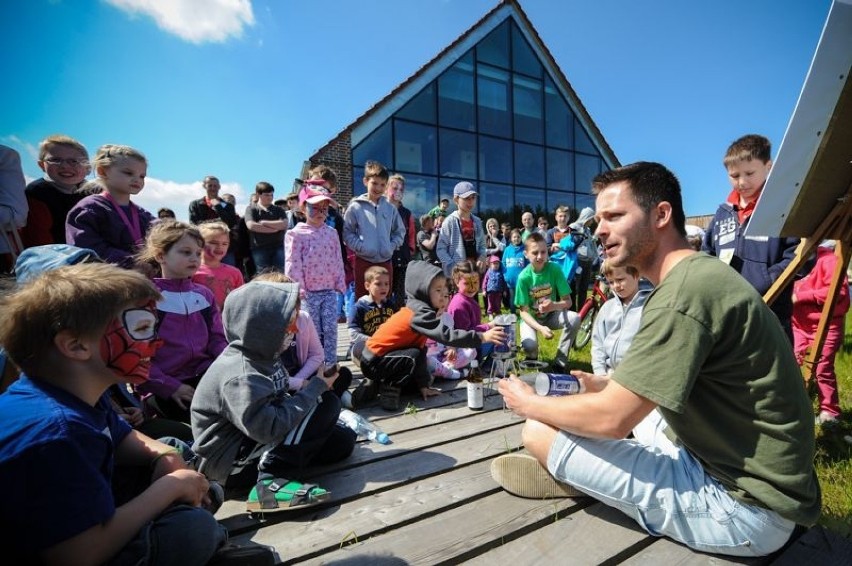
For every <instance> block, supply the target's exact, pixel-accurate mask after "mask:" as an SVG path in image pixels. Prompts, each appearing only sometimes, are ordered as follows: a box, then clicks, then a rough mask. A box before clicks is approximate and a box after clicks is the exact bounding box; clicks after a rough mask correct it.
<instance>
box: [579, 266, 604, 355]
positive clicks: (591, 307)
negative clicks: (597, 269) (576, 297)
mask: <svg viewBox="0 0 852 566" xmlns="http://www.w3.org/2000/svg"><path fill="white" fill-rule="evenodd" d="M608 299H609V284H608V283H607V282H606V277H604V276H603V275H596V276H595V284H594V285H593V286H592V294H591V295H590V296H589V298H587V299H586V302H584V303H583V306H582V307H581V308H580V312H579V313H578V314H579V315H580V327H579V328H578V329H577V336H576V338H574V345H573V347H574V349H575V350H582V349H583V348H584V347H585V346H586V344H588V343H589V340H591V339H592V328H594V325H595V317H596V316H597V314H598V311H599V310H601V307H602V306H603V304H604V303H605V302H606V301H607V300H608Z"/></svg>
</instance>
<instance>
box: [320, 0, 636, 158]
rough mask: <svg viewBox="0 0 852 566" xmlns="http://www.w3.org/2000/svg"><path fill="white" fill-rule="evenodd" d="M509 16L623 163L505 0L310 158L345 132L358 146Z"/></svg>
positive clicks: (604, 149)
mask: <svg viewBox="0 0 852 566" xmlns="http://www.w3.org/2000/svg"><path fill="white" fill-rule="evenodd" d="M508 18H513V19H514V20H515V23H516V24H517V25H518V28H519V29H520V30H521V32H522V33H523V34H524V36H525V37H526V39H527V41H528V42H529V43H530V45H531V46H532V48H533V50H534V51H535V52H536V54H537V55H538V57H539V59H540V61H541V63H542V65H543V66H544V68H545V70H546V71H547V73H548V74H549V75H550V77H551V79H552V80H553V82H554V84H555V85H556V87H557V88H558V89H559V90H560V92H561V94H562V95H563V96H564V97H565V99H566V100H567V101H568V104H569V106H570V107H571V109H572V110H573V111H574V113H575V115H576V116H577V118H578V120H580V122H582V123H583V125H584V126H585V127H586V129H587V131H588V133H589V137H590V139H591V140H592V143H594V144H595V145H596V146H597V147H598V149H599V150H600V152H601V156H602V157H603V158H604V160H605V161H606V162H607V165H608V166H609V167H611V168H614V167H618V166H619V165H620V163H619V161H618V158H617V157H616V155H615V152H614V151H613V150H612V148H611V147H610V145H609V143H607V141H606V139H605V138H604V136H603V133H601V131H600V130H599V129H598V127H597V126H596V125H595V122H594V120H592V117H591V116H590V115H589V113H588V111H587V110H586V108H585V106H583V103H582V102H581V101H580V98H579V97H578V96H577V93H576V92H575V91H574V89H573V88H572V87H571V84H570V83H569V82H568V79H567V78H566V77H565V74H564V73H563V72H562V69H560V67H559V65H558V64H557V63H556V60H555V59H554V58H553V55H552V54H551V53H550V50H549V49H548V48H547V46H546V45H545V44H544V42H543V41H542V40H541V37H540V36H539V35H538V32H537V31H536V30H535V28H534V27H533V25H532V23H531V22H530V20H529V18H527V15H526V14H525V13H524V11H523V10H522V9H521V6H520V4H519V3H518V1H517V0H501V2H500V3H499V4H497V6H495V7H494V8H493V9H492V10H491V11H490V12H488V13H487V14H485V16H483V17H482V19H480V20H479V21H478V22H476V23H475V24H474V25H473V26H471V27H470V28H469V29H468V30H467V31H465V32H464V33H463V34H461V35H460V36H459V37H458V38H457V39H456V40H455V41H454V42H452V43H451V44H450V45H448V46H447V47H445V48H444V49H443V50H442V51H441V52H440V53H438V55H436V56H435V57H434V58H433V59H432V60H431V61H429V62H428V63H426V64H425V65H423V66H422V67H420V69H418V70H417V72H416V73H414V74H413V75H411V76H410V77H409V78H408V79H406V80H405V81H403V82H402V83H400V84H399V85H398V86H397V87H396V88H394V89H393V90H392V91H391V92H390V93H389V94H388V95H387V96H385V97H384V98H382V99H381V100H380V101H378V102H377V103H376V104H374V105H373V106H372V107H370V108H369V109H368V110H367V111H366V112H364V113H363V114H362V115H361V116H359V117H358V118H357V119H355V121H354V122H352V123H351V124H349V125H348V126H346V127H345V128H343V130H341V131H340V132H339V133H338V134H337V135H336V136H334V137H333V138H332V139H331V140H329V141H328V142H327V143H326V144H325V145H324V146H322V147H321V148H319V149H318V150H317V151H316V152H314V154H313V155H312V156H311V157H310V160H311V161H313V160H315V159H318V158H319V156H320V155H321V154H322V153H323V152H324V151H325V150H326V149H327V148H329V146H331V145H333V144H334V143H335V142H337V141H338V140H340V138H341V137H343V136H345V135H350V136H351V137H352V138H353V139H352V146H355V145H357V143H358V142H360V141H361V139H363V138H365V137H366V136H367V135H369V133H371V132H372V131H374V130H375V128H377V127H378V126H379V125H381V124H382V123H383V122H384V121H385V120H386V119H387V118H388V117H389V116H390V115H391V114H393V113H394V112H395V111H397V110H399V109H400V108H402V107H403V106H404V105H405V103H407V102H408V101H409V100H411V99H412V98H413V97H414V96H416V95H417V94H418V93H419V92H420V91H421V90H422V89H423V88H424V87H425V86H426V85H427V84H428V83H429V82H431V81H432V80H434V79H435V78H436V77H437V76H438V75H439V74H441V73H442V72H443V71H445V70H446V69H448V68H449V67H450V66H452V65H453V64H454V63H455V62H456V61H457V60H458V59H459V58H460V57H461V56H462V55H464V54H465V53H467V52H468V50H469V49H470V48H472V47H473V46H474V45H476V44H477V43H478V42H479V40H481V39H482V38H484V37H485V36H486V35H488V33H490V32H491V31H492V30H493V29H494V28H496V27H497V26H498V25H500V24H502V23H503V22H504V21H506V20H507V19H508Z"/></svg>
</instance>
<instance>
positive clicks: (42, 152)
mask: <svg viewBox="0 0 852 566" xmlns="http://www.w3.org/2000/svg"><path fill="white" fill-rule="evenodd" d="M57 145H61V146H64V147H69V148H71V149H73V150H75V151H79V152H80V153H82V154H83V155H84V156H85V157H86V160H87V161H88V159H89V152H88V151H86V147H85V146H84V145H83V144H81V143H80V142H78V141H77V140H75V139H74V138H72V137H70V136H66V135H65V134H53V135H52V136H47V137H46V138H44V139H43V140H41V143H39V144H38V160H39V161H44V158H45V156H47V153H48V152H49V151H50V150H51V149H52V148H53V147H54V146H57Z"/></svg>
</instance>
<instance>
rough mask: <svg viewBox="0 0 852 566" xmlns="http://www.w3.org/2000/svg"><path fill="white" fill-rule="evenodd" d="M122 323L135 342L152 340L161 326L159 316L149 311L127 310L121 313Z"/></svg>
mask: <svg viewBox="0 0 852 566" xmlns="http://www.w3.org/2000/svg"><path fill="white" fill-rule="evenodd" d="M121 322H122V324H123V325H124V329H125V330H127V334H128V335H129V336H130V337H131V338H133V339H134V340H152V339H154V338H156V337H157V328H158V327H159V326H160V323H159V321H158V320H157V315H156V314H154V313H152V312H151V311H150V310H148V309H141V308H139V309H127V310H126V311H124V312H123V313H121Z"/></svg>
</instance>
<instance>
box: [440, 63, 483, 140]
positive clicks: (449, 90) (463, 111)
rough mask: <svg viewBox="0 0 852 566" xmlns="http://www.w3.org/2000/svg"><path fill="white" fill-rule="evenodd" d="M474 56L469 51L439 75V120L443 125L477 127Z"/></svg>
mask: <svg viewBox="0 0 852 566" xmlns="http://www.w3.org/2000/svg"><path fill="white" fill-rule="evenodd" d="M473 98H474V97H473V57H472V56H471V55H470V53H468V54H467V55H465V56H464V57H462V58H461V59H459V61H457V62H456V64H455V65H453V66H452V67H450V68H449V69H447V70H446V71H444V74H442V75H441V76H440V77H438V121H439V123H440V124H441V125H442V126H450V127H453V128H459V129H462V130H469V131H474V130H475V129H476V109H475V108H474V106H473V103H474V100H473Z"/></svg>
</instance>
